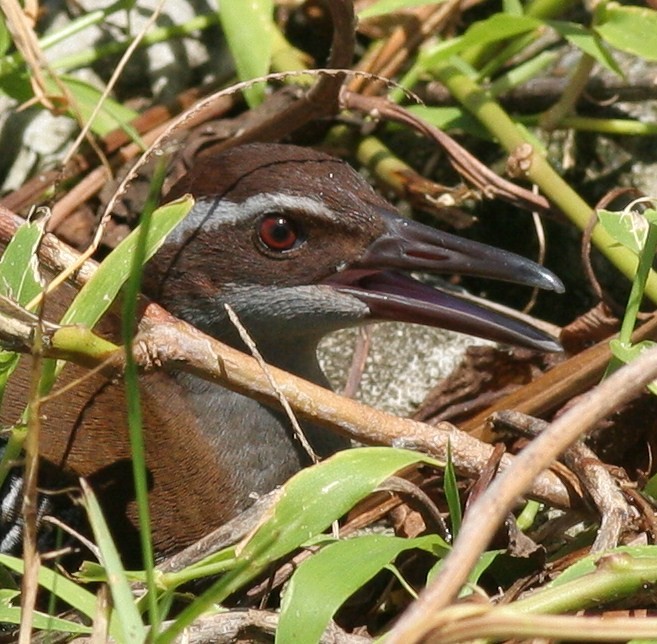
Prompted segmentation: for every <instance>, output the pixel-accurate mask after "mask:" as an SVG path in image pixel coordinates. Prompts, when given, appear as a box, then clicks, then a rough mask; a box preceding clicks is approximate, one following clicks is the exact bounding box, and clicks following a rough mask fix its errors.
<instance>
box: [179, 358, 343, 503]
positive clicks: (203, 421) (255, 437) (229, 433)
mask: <svg viewBox="0 0 657 644" xmlns="http://www.w3.org/2000/svg"><path fill="white" fill-rule="evenodd" d="M281 355H286V356H287V358H288V359H285V360H283V359H279V360H276V361H275V362H276V363H277V366H280V368H282V369H285V370H287V371H290V372H293V373H295V374H296V375H299V376H301V377H302V378H304V379H306V380H310V381H312V382H314V383H316V384H319V385H321V386H323V387H327V388H328V387H329V385H328V381H327V380H326V377H325V376H324V374H323V372H322V370H321V368H320V367H319V364H318V362H317V357H316V349H315V346H314V345H313V346H312V347H308V348H307V349H306V350H305V351H300V348H299V347H296V348H295V349H294V351H287V352H281ZM290 356H293V359H292V360H290V359H289V357H290ZM269 360H270V362H273V360H272V358H271V357H269ZM282 363H283V364H282ZM176 379H177V381H178V382H179V384H180V385H182V387H183V388H184V389H185V391H186V398H187V400H188V402H189V403H190V404H191V405H192V407H193V410H194V412H195V414H196V415H197V417H198V421H199V426H200V427H201V428H202V430H203V431H204V433H205V434H206V436H207V438H208V441H209V443H210V444H211V446H212V447H213V449H214V450H215V452H216V454H217V458H218V460H219V462H221V463H230V464H237V466H233V467H231V468H230V471H231V475H232V476H233V477H234V480H233V481H232V483H233V485H234V486H235V489H238V490H241V491H242V492H243V494H242V496H241V497H240V498H239V500H238V507H237V508H236V510H241V509H243V508H245V507H247V506H248V505H250V503H251V502H252V501H253V500H254V499H255V498H257V497H258V496H260V495H263V494H266V493H267V492H269V491H271V490H273V489H274V488H275V487H277V486H279V485H281V484H282V483H284V482H285V481H286V480H287V479H288V478H290V476H292V475H293V474H294V473H296V472H298V471H299V470H300V469H302V468H303V467H305V466H307V465H309V464H310V462H311V461H310V458H309V457H308V455H307V454H306V452H305V450H304V449H303V447H302V445H301V443H300V441H299V439H298V438H297V437H296V436H295V433H294V430H293V428H292V424H291V422H290V419H289V418H288V417H287V415H286V414H285V413H284V412H283V411H278V410H274V409H271V408H269V407H267V406H266V405H263V404H261V403H259V402H257V401H255V400H252V399H251V398H248V397H246V396H243V395H241V394H238V393H235V392H233V391H230V390H228V389H225V388H223V387H220V386H218V385H215V384H213V383H210V382H207V381H205V380H202V379H201V378H199V377H197V376H194V375H191V374H187V373H179V374H177V375H176ZM301 426H302V429H303V430H304V434H305V436H306V438H307V439H308V442H309V443H310V444H311V446H312V447H313V449H314V450H315V452H316V453H317V454H318V455H320V456H323V457H325V456H329V455H330V454H332V453H334V452H336V451H338V450H340V449H344V448H345V447H348V444H349V443H348V441H347V440H346V439H344V438H342V437H340V436H337V435H336V434H334V433H332V432H330V431H329V430H327V429H323V428H321V427H317V426H314V425H312V424H309V423H301Z"/></svg>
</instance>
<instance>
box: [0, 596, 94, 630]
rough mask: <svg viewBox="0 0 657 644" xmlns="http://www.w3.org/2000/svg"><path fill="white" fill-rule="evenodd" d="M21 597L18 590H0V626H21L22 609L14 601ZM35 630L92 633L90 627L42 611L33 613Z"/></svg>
mask: <svg viewBox="0 0 657 644" xmlns="http://www.w3.org/2000/svg"><path fill="white" fill-rule="evenodd" d="M19 595H20V593H19V591H17V590H9V589H6V588H2V589H0V624H20V623H21V607H20V606H14V605H13V604H12V601H13V600H14V599H15V598H16V597H18V596H19ZM32 620H33V624H34V627H35V628H38V629H40V630H46V631H60V632H63V633H76V634H87V633H91V632H92V628H91V627H90V626H83V625H82V624H78V623H76V622H70V621H68V620H66V619H61V618H59V617H54V616H53V615H47V614H46V613H42V612H40V611H33V612H32Z"/></svg>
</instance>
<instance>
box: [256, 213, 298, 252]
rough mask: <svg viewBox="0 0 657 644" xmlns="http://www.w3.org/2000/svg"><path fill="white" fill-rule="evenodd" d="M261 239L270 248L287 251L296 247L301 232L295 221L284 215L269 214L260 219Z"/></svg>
mask: <svg viewBox="0 0 657 644" xmlns="http://www.w3.org/2000/svg"><path fill="white" fill-rule="evenodd" d="M258 235H259V236H260V241H262V243H263V244H264V245H265V246H266V247H267V248H269V249H270V250H277V251H286V250H290V249H291V248H294V247H295V246H296V244H297V243H298V241H299V233H298V231H297V227H296V226H295V224H294V222H292V221H290V220H289V219H287V218H286V217H283V216H282V215H267V216H266V217H263V219H262V220H261V221H260V226H259V229H258Z"/></svg>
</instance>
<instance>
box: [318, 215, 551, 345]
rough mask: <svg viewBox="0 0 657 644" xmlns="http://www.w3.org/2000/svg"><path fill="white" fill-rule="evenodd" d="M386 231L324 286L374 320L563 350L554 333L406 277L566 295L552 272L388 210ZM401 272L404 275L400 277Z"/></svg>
mask: <svg viewBox="0 0 657 644" xmlns="http://www.w3.org/2000/svg"><path fill="white" fill-rule="evenodd" d="M383 217H384V219H385V222H386V230H385V232H384V233H383V234H382V235H381V236H379V237H378V238H377V239H376V240H375V241H374V242H372V244H371V245H370V246H369V247H368V248H367V250H366V251H365V253H364V254H363V255H362V256H361V257H360V259H358V260H357V261H356V262H353V263H352V264H350V265H348V266H347V267H345V268H344V269H343V270H341V271H339V272H338V273H336V274H335V275H333V276H332V277H331V278H330V279H329V280H327V283H329V284H331V285H332V286H333V287H334V288H336V289H338V290H340V291H342V292H346V293H349V294H351V295H352V296H354V297H356V298H358V299H359V300H361V301H362V302H364V303H365V304H367V306H368V307H369V309H370V311H371V313H372V317H373V318H375V319H380V320H398V321H403V322H415V323H418V324H426V325H429V326H437V327H442V328H445V329H451V330H453V331H458V332H462V333H468V334H471V335H476V336H479V337H482V338H486V339H489V340H494V341H497V342H503V343H508V344H514V345H519V346H524V347H529V348H532V349H540V350H543V351H560V350H561V346H560V345H559V342H558V341H557V340H556V339H555V338H554V337H552V336H551V335H550V334H548V333H546V332H545V331H542V330H541V329H539V328H537V327H535V326H533V325H532V324H530V323H529V322H526V321H525V320H523V319H521V318H520V317H515V316H513V315H511V314H509V313H507V312H500V311H497V310H494V309H493V308H490V307H489V306H486V304H485V303H484V302H483V301H482V300H479V299H477V298H472V297H463V296H460V295H457V294H455V293H453V292H449V291H446V290H439V289H436V288H433V287H431V286H427V285H425V284H423V283H421V282H419V281H417V280H415V279H413V278H412V277H410V276H408V275H407V274H406V273H407V272H410V271H415V272H426V273H459V274H461V275H473V276H479V277H490V278H492V279H497V280H503V281H507V282H515V283H517V284H526V285H528V286H536V287H539V288H543V289H548V290H552V291H556V292H557V293H562V292H563V291H564V287H563V284H562V283H561V281H560V280H559V278H558V277H556V276H555V275H554V274H553V273H551V272H550V271H549V270H547V269H545V268H543V267H542V266H539V265H538V264H536V263H534V262H532V261H530V260H528V259H525V258H524V257H520V256H519V255H515V254H513V253H510V252H508V251H504V250H500V249H498V248H493V247H492V246H487V245H486V244H480V243H477V242H473V241H469V240H467V239H463V238H461V237H457V236H455V235H450V234H448V233H444V232H441V231H438V230H434V229H433V228H430V227H428V226H424V225H422V224H418V223H416V222H414V221H411V220H408V219H404V218H402V217H399V215H394V214H390V213H385V214H383ZM399 271H404V272H403V273H401V272H399Z"/></svg>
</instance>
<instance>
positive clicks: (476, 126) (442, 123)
mask: <svg viewBox="0 0 657 644" xmlns="http://www.w3.org/2000/svg"><path fill="white" fill-rule="evenodd" d="M406 109H407V110H408V111H409V112H411V113H412V114H413V115H415V116H417V117H418V118H420V119H422V120H423V121H426V122H427V123H431V125H435V126H436V127H437V128H440V129H441V130H445V131H449V130H462V131H463V132H467V133H468V134H473V135H475V136H478V137H480V138H482V139H490V134H489V133H488V131H487V130H486V128H485V127H484V126H483V125H481V123H480V122H479V121H478V120H477V119H476V118H475V117H474V116H472V114H470V113H469V112H466V111H465V110H463V109H461V108H460V107H427V106H425V105H409V106H408V107H407V108H406Z"/></svg>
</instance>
